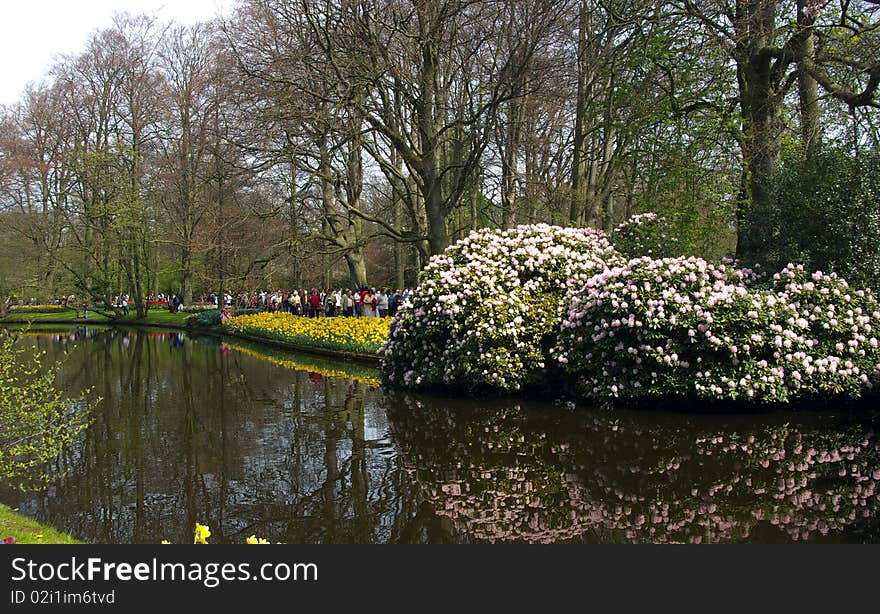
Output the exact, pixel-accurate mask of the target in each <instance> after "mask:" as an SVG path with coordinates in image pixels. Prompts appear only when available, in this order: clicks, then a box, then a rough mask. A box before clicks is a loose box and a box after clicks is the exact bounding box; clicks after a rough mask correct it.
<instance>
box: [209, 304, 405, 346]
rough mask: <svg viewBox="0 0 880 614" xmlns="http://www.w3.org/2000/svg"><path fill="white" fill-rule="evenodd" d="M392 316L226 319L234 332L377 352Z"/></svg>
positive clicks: (286, 315)
mask: <svg viewBox="0 0 880 614" xmlns="http://www.w3.org/2000/svg"><path fill="white" fill-rule="evenodd" d="M390 324H391V318H344V317H336V318H305V317H302V316H294V315H291V314H289V313H284V312H275V313H269V312H265V313H257V314H252V315H243V316H236V317H234V318H231V319H230V320H228V321H227V322H226V325H227V326H228V327H229V328H230V329H231V330H234V331H240V332H243V333H247V334H251V335H257V336H261V337H267V338H270V339H278V340H280V341H289V342H291V343H297V344H302V345H312V346H315V347H321V348H327V349H333V350H345V351H350V352H367V353H375V352H376V351H378V349H379V347H380V346H381V345H382V344H383V343H384V342H385V339H386V338H387V337H388V327H389V325H390Z"/></svg>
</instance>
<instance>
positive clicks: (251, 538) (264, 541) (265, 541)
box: [247, 535, 269, 544]
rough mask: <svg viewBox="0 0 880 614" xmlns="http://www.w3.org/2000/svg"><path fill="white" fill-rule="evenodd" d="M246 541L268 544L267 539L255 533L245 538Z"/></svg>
mask: <svg viewBox="0 0 880 614" xmlns="http://www.w3.org/2000/svg"><path fill="white" fill-rule="evenodd" d="M247 543H249V544H268V543H269V540H267V539H263V538H262V537H257V536H256V535H251V536H250V537H248V538H247Z"/></svg>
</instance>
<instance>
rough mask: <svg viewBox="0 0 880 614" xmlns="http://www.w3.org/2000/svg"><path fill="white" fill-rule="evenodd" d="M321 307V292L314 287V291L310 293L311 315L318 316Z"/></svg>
mask: <svg viewBox="0 0 880 614" xmlns="http://www.w3.org/2000/svg"><path fill="white" fill-rule="evenodd" d="M320 309H321V294H320V293H319V292H318V291H317V290H316V289H314V288H313V289H312V293H311V294H310V295H309V317H310V318H317V317H318V315H319V313H318V312H319V310H320Z"/></svg>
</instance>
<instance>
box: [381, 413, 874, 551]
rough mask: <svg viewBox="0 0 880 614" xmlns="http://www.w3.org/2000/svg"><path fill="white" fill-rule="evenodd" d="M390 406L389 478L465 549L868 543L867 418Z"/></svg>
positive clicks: (870, 459)
mask: <svg viewBox="0 0 880 614" xmlns="http://www.w3.org/2000/svg"><path fill="white" fill-rule="evenodd" d="M393 398H394V400H393V402H392V403H391V405H393V407H392V408H391V409H390V410H389V414H390V417H391V419H392V424H393V427H394V429H393V430H394V434H395V438H396V439H397V440H398V442H399V444H400V449H401V463H402V465H403V467H404V468H405V469H406V470H408V471H409V472H411V473H412V474H413V476H414V479H415V481H416V482H417V483H418V484H419V485H420V494H421V495H422V496H423V497H424V499H425V500H426V501H427V502H428V503H429V504H430V505H431V506H432V507H433V508H434V509H435V510H436V513H437V514H438V515H440V516H442V517H447V518H449V519H451V520H452V522H453V523H454V525H455V527H456V528H457V529H459V530H462V531H464V532H466V533H467V534H468V535H469V536H470V537H471V538H473V539H475V540H477V541H489V542H507V541H511V542H558V541H591V542H592V541H620V542H676V543H681V542H684V543H691V542H692V543H700V542H739V541H757V542H775V541H791V540H795V541H797V540H811V541H823V540H824V541H832V540H841V539H853V538H854V536H857V537H855V538H857V539H860V540H869V541H877V540H880V526H878V517H877V509H878V506H880V488H878V483H880V447H878V441H877V437H876V435H875V434H874V432H873V430H872V428H876V422H877V420H876V418H872V419H867V420H863V421H861V422H854V423H851V424H849V425H844V426H842V425H841V424H839V423H837V422H834V421H831V423H829V420H820V418H819V417H818V416H813V419H814V420H815V421H816V422H818V423H819V424H817V425H815V426H808V425H804V426H800V427H795V426H792V425H790V424H774V423H773V419H772V417H767V416H765V417H763V418H761V417H757V418H756V417H754V416H752V417H751V418H750V419H749V420H743V421H741V422H740V423H739V424H734V425H725V426H718V425H719V423H721V422H723V421H724V420H722V419H719V418H718V417H712V418H707V419H706V420H705V421H703V420H701V419H698V418H696V417H678V418H664V419H663V420H661V419H660V418H659V417H657V416H651V415H650V414H648V415H645V414H642V415H638V416H635V415H630V414H621V413H580V414H569V413H562V412H561V411H560V410H556V411H555V412H554V413H552V414H548V413H544V412H540V411H522V410H521V409H520V408H518V407H517V408H511V407H509V406H508V407H503V408H486V407H482V408H478V409H468V408H460V409H449V408H446V407H444V408H442V409H441V408H436V407H432V406H431V404H430V403H429V402H422V401H420V400H417V399H414V398H410V397H404V396H395V397H393ZM664 420H665V422H664ZM872 421H873V423H872ZM701 422H704V423H701ZM756 423H757V424H756Z"/></svg>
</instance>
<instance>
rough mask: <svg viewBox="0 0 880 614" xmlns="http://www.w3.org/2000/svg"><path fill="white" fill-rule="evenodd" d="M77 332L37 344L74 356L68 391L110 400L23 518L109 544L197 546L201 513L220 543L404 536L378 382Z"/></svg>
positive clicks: (225, 349) (148, 337) (172, 342)
mask: <svg viewBox="0 0 880 614" xmlns="http://www.w3.org/2000/svg"><path fill="white" fill-rule="evenodd" d="M72 334H74V333H70V334H57V333H53V334H50V335H48V336H37V337H31V342H32V343H35V344H36V345H37V346H38V347H39V348H40V349H43V350H46V351H47V359H48V360H53V359H57V358H61V353H62V352H63V351H65V350H67V351H68V353H69V356H68V358H67V361H66V362H65V364H64V368H63V370H62V376H63V380H64V383H65V385H67V386H69V387H70V388H71V389H81V388H83V387H86V386H94V387H95V393H96V394H98V395H100V396H101V397H103V399H104V401H103V402H102V404H101V406H100V407H99V410H98V412H97V415H96V420H95V424H94V425H93V426H92V427H91V428H90V429H89V430H88V431H87V432H86V434H85V436H84V437H83V440H82V441H81V443H80V445H79V446H78V447H77V449H76V450H74V451H72V452H71V453H70V454H69V455H67V456H66V457H65V458H63V459H61V461H60V463H59V465H58V467H57V468H56V469H57V471H58V473H59V475H62V474H63V477H60V478H59V479H58V480H57V481H56V483H55V484H54V485H53V487H52V488H51V489H50V490H49V491H47V492H46V493H43V494H41V495H40V496H32V495H31V496H25V497H23V498H20V499H19V501H18V504H19V505H20V506H21V509H22V511H23V512H25V513H29V514H33V515H36V516H38V517H41V518H45V519H49V520H51V521H52V522H53V523H55V524H57V525H58V526H60V527H63V528H66V529H68V530H70V531H72V532H73V533H74V534H76V535H79V536H83V537H85V538H86V539H89V540H92V541H98V542H153V543H155V542H158V541H160V540H161V539H163V538H167V539H170V540H172V541H175V542H186V541H190V540H191V539H192V534H191V527H192V526H193V525H194V523H195V522H196V521H199V522H202V523H209V524H210V526H211V529H212V534H213V536H212V540H211V541H212V542H227V541H228V542H239V543H240V542H243V541H244V538H245V537H247V536H248V535H251V534H253V533H256V534H259V535H261V536H265V537H267V538H270V539H271V540H272V541H284V542H290V543H302V542H381V541H391V540H392V539H393V529H394V525H395V522H394V521H395V515H396V513H397V511H396V510H397V507H398V506H397V499H398V497H399V496H400V495H399V492H398V491H397V490H396V489H394V488H388V486H387V484H386V478H387V476H388V475H392V474H394V472H395V470H396V469H395V459H394V454H393V448H392V447H391V444H390V442H389V441H388V439H387V437H386V434H387V431H388V425H387V421H386V418H385V414H384V412H383V411H381V410H380V409H379V408H378V405H377V402H376V401H377V399H378V398H379V396H380V393H379V391H378V390H377V389H376V388H375V387H371V386H367V385H365V384H362V383H360V382H357V381H348V380H338V379H331V378H323V377H320V378H316V377H315V373H317V371H315V372H313V373H312V374H310V373H309V372H304V371H294V370H289V369H284V368H279V367H277V366H275V365H273V364H272V363H271V362H267V361H265V360H259V359H257V358H255V357H253V356H249V355H247V354H246V353H244V352H241V351H236V350H230V347H229V346H228V345H225V344H221V343H219V342H216V341H214V340H211V339H203V340H198V341H197V342H190V341H188V340H186V339H185V338H184V336H183V335H182V334H180V333H143V332H135V331H117V330H106V329H105V330H95V331H94V332H89V333H88V334H82V333H81V332H80V333H76V334H75V338H74V339H72V338H71V336H70V335H72ZM316 368H317V367H316ZM318 370H320V369H318ZM405 490H406V489H405V488H403V489H402V490H401V491H400V492H405ZM9 496H12V495H11V494H7V497H9Z"/></svg>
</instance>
